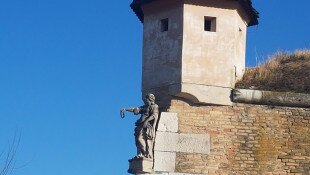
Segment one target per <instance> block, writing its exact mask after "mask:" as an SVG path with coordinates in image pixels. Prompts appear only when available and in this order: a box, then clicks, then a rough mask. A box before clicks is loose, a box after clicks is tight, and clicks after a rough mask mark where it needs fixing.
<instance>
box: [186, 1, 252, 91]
mask: <svg viewBox="0 0 310 175" xmlns="http://www.w3.org/2000/svg"><path fill="white" fill-rule="evenodd" d="M238 5H239V4H238V2H236V1H216V0H209V1H205V0H200V1H196V2H193V1H188V2H187V1H186V3H185V4H184V36H183V52H182V63H183V65H182V82H183V83H190V84H203V85H205V86H220V87H228V88H231V87H234V84H235V81H236V79H240V78H241V76H242V75H243V71H244V68H245V38H246V31H247V25H246V21H243V19H244V17H241V16H240V13H242V10H241V9H240V8H239V6H238ZM238 9H239V10H238ZM205 17H213V18H215V19H214V20H215V21H216V22H215V23H216V24H214V25H216V29H215V30H216V31H213V32H209V31H204V30H203V29H204V23H203V21H204V18H205Z"/></svg>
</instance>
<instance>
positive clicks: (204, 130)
mask: <svg viewBox="0 0 310 175" xmlns="http://www.w3.org/2000/svg"><path fill="white" fill-rule="evenodd" d="M163 111H166V112H169V113H172V114H176V116H177V119H176V120H173V121H176V122H177V123H178V130H177V133H179V134H182V135H184V134H185V135H193V134H196V135H197V134H198V135H203V136H209V137H210V143H209V144H207V145H210V148H208V147H209V146H207V145H206V147H204V148H203V150H207V149H210V152H209V153H204V154H201V153H190V152H187V153H186V152H184V151H183V152H182V151H175V152H174V153H175V154H176V156H175V160H174V167H173V168H174V170H172V171H170V172H173V173H176V174H177V173H186V174H191V175H193V174H208V175H233V174H236V175H243V174H244V175H251V174H253V175H255V174H257V175H309V174H310V135H309V134H310V109H309V108H293V107H277V106H264V105H249V104H235V105H234V106H202V105H195V104H193V103H191V102H189V101H187V100H185V99H181V98H174V99H172V100H171V103H170V104H169V105H168V106H167V107H166V108H164V109H163ZM163 117H167V114H166V115H163ZM169 123H172V121H170V122H169ZM195 143H196V141H195V142H192V143H191V144H188V145H189V148H191V147H194V145H195ZM158 144H160V143H158ZM190 145H192V146H190ZM162 147H164V146H163V145H162ZM161 158H162V156H161ZM157 159H160V158H156V157H155V164H156V160H157Z"/></svg>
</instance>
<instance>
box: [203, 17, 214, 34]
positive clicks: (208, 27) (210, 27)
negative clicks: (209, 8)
mask: <svg viewBox="0 0 310 175" xmlns="http://www.w3.org/2000/svg"><path fill="white" fill-rule="evenodd" d="M204 29H205V31H208V32H216V18H215V17H208V16H205V24H204Z"/></svg>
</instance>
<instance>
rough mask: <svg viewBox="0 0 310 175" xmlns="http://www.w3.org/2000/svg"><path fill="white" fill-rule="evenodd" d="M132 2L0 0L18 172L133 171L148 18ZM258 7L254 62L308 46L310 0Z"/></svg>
mask: <svg viewBox="0 0 310 175" xmlns="http://www.w3.org/2000/svg"><path fill="white" fill-rule="evenodd" d="M130 2H131V1H130V0H119V1H116V0H114V1H104V0H61V1H60V0H9V1H5V0H2V1H0V124H1V127H0V152H1V151H2V150H4V151H5V150H7V149H8V142H9V141H12V139H13V137H14V133H20V134H21V141H20V145H19V147H18V153H17V155H16V168H17V169H16V170H15V171H14V173H13V174H14V175H56V174H57V175H68V174H74V175H88V174H91V175H97V174H98V175H99V174H101V175H102V174H113V175H114V174H115V175H123V174H127V173H126V171H127V168H128V162H127V160H128V159H129V158H131V157H132V156H134V154H135V146H134V138H133V129H134V121H135V120H136V119H137V118H136V117H135V116H132V115H127V117H126V118H125V119H124V120H121V119H120V117H119V109H120V108H121V107H122V106H132V105H133V106H135V105H141V104H142V101H141V100H140V91H141V89H140V86H141V85H140V84H141V50H142V24H141V23H140V22H139V20H138V19H137V17H136V16H135V15H134V13H133V12H132V11H131V9H130V8H129V4H130ZM254 5H255V7H256V8H257V10H258V11H259V12H260V13H261V18H260V24H259V25H258V26H254V27H251V28H249V31H248V45H247V66H254V65H255V64H256V58H259V59H260V60H262V59H263V58H264V57H265V56H267V55H269V54H272V53H274V52H276V51H278V50H288V51H293V50H295V49H300V48H310V40H309V39H310V35H309V31H310V14H309V13H308V11H309V9H308V8H309V6H310V1H309V0H295V1H288V0H283V1H277V0H271V1H260V0H255V1H254ZM0 160H1V161H2V159H0Z"/></svg>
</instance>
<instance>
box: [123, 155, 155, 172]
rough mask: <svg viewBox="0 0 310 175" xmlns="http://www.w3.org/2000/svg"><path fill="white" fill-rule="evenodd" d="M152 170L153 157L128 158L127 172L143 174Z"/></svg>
mask: <svg viewBox="0 0 310 175" xmlns="http://www.w3.org/2000/svg"><path fill="white" fill-rule="evenodd" d="M152 172H153V159H146V158H134V159H131V160H129V170H128V173H131V174H144V173H152Z"/></svg>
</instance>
